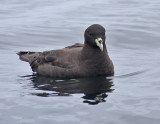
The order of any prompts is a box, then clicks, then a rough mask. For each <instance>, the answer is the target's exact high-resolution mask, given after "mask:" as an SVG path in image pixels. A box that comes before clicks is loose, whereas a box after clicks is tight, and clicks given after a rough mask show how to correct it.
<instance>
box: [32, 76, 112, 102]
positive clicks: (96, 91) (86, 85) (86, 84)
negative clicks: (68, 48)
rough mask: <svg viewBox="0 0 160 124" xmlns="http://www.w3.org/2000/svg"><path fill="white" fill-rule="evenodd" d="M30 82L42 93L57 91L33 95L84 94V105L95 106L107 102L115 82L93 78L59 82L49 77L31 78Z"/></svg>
mask: <svg viewBox="0 0 160 124" xmlns="http://www.w3.org/2000/svg"><path fill="white" fill-rule="evenodd" d="M30 80H31V81H32V82H33V85H34V87H35V88H36V89H38V90H42V91H55V92H54V93H44V92H43V93H33V95H37V96H42V97H48V96H70V95H71V94H77V93H82V94H84V96H83V97H82V98H83V99H84V101H83V102H84V103H88V104H90V105H95V104H98V103H101V102H105V101H106V100H105V99H106V97H107V96H108V94H107V93H110V92H112V91H113V90H114V89H112V86H113V80H112V79H107V78H106V77H92V78H79V79H65V80H58V79H53V78H49V77H42V76H37V75H36V76H31V77H30Z"/></svg>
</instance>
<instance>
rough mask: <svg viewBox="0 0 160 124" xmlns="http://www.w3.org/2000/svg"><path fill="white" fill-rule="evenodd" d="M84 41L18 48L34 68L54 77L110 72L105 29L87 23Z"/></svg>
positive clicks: (103, 74) (24, 58) (111, 71)
mask: <svg viewBox="0 0 160 124" xmlns="http://www.w3.org/2000/svg"><path fill="white" fill-rule="evenodd" d="M84 38H85V41H84V44H80V43H76V44H74V45H72V46H68V47H65V48H63V49H59V50H51V51H44V52H19V53H17V54H18V55H19V58H20V59H21V60H22V61H25V62H28V63H29V64H30V66H31V68H32V70H33V71H34V72H37V73H38V74H39V75H43V76H50V77H54V78H78V77H91V76H111V75H113V74H114V66H113V63H112V61H111V59H110V58H109V55H108V52H107V48H106V44H105V39H106V37H105V29H104V27H102V26H101V25H99V24H93V25H91V26H89V27H88V28H87V29H86V30H85V33H84Z"/></svg>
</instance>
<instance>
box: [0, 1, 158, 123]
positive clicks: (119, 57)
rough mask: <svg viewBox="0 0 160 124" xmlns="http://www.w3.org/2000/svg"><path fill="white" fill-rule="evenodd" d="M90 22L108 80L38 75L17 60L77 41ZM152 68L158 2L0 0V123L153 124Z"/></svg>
mask: <svg viewBox="0 0 160 124" xmlns="http://www.w3.org/2000/svg"><path fill="white" fill-rule="evenodd" d="M95 23H96V24H101V25H103V26H104V27H105V28H106V44H107V48H108V52H109V55H110V57H111V59H112V60H113V63H114V66H115V76H114V77H110V78H95V77H93V78H83V79H68V80H62V79H51V78H45V77H38V76H36V75H34V74H33V73H32V71H31V69H30V67H29V65H28V64H27V63H24V62H22V61H20V60H19V59H18V56H17V55H16V52H18V51H25V50H27V51H45V50H52V49H60V48H63V47H65V46H68V45H72V44H74V43H77V42H79V43H83V41H84V31H85V29H86V28H87V27H88V26H90V25H91V24H95ZM159 65H160V1H159V0H97V1H96V0H81V1H80V0H28V1H27V0H1V1H0V124H11V123H13V124H44V123H46V124H159V123H160V66H159Z"/></svg>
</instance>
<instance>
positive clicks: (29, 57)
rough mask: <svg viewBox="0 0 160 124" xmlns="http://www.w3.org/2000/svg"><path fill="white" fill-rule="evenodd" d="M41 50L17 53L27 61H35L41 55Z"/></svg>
mask: <svg viewBox="0 0 160 124" xmlns="http://www.w3.org/2000/svg"><path fill="white" fill-rule="evenodd" d="M39 54H40V52H26V51H20V52H18V53H17V55H19V59H20V60H22V61H25V62H29V63H31V62H33V61H34V60H36V59H37V58H38V56H39Z"/></svg>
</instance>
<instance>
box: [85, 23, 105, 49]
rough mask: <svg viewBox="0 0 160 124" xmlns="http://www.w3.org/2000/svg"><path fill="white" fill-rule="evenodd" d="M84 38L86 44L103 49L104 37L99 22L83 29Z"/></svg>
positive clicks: (102, 28) (103, 31)
mask: <svg viewBox="0 0 160 124" xmlns="http://www.w3.org/2000/svg"><path fill="white" fill-rule="evenodd" d="M84 38H85V43H86V44H88V45H90V46H92V47H95V48H99V49H100V50H101V51H103V49H104V44H105V39H106V37H105V29H104V27H102V26H101V25H99V24H93V25H91V26H89V27H88V28H87V29H86V30H85V34H84Z"/></svg>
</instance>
